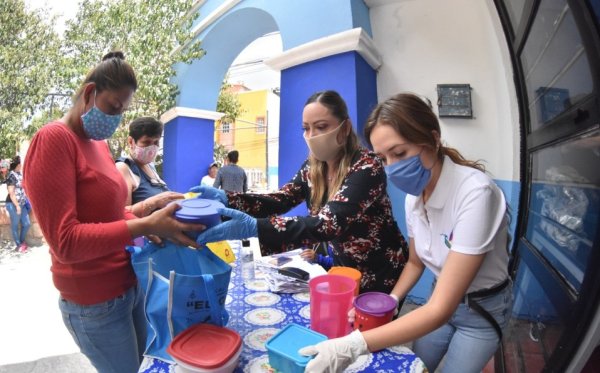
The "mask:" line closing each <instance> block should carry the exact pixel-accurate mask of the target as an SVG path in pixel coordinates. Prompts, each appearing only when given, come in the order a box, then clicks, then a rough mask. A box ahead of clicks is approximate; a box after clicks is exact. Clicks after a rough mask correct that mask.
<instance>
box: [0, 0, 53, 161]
mask: <svg viewBox="0 0 600 373" xmlns="http://www.w3.org/2000/svg"><path fill="white" fill-rule="evenodd" d="M45 13H46V12H44V11H43V10H35V11H29V10H27V9H26V7H25V4H24V2H23V0H2V1H1V2H0V24H1V25H2V27H0V66H2V74H0V158H8V157H12V156H14V155H15V154H16V152H17V151H18V146H19V143H20V142H21V141H22V140H24V139H25V138H27V137H28V136H27V135H28V132H27V128H28V126H27V124H28V123H29V122H30V121H31V119H32V118H33V116H34V114H35V113H36V112H38V111H40V110H43V109H44V108H45V104H46V103H45V97H46V96H47V95H48V93H49V92H50V91H51V90H52V88H53V86H54V85H55V84H56V78H57V75H56V73H55V71H56V70H58V69H57V66H59V65H60V55H59V48H60V39H59V36H58V35H57V34H56V33H55V32H54V31H53V28H52V24H53V23H54V18H51V19H46V17H45Z"/></svg>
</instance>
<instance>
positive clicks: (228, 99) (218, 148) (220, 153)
mask: <svg viewBox="0 0 600 373" xmlns="http://www.w3.org/2000/svg"><path fill="white" fill-rule="evenodd" d="M227 80H228V79H227V78H225V80H224V81H223V83H222V84H221V90H220V91H219V97H218V98H217V111H218V112H220V113H224V114H225V115H223V117H222V118H221V119H220V120H218V121H216V122H215V129H219V128H220V127H221V125H222V124H223V123H233V122H235V119H236V118H237V117H239V116H240V115H242V113H243V112H244V110H243V109H242V103H241V102H240V100H239V99H238V96H237V94H235V93H234V92H233V91H232V85H231V84H230V83H229V82H228V81H227ZM226 156H227V149H226V148H225V146H223V145H221V144H215V146H214V150H213V159H214V160H215V161H216V162H218V163H219V164H220V165H223V164H224V161H225V157H226Z"/></svg>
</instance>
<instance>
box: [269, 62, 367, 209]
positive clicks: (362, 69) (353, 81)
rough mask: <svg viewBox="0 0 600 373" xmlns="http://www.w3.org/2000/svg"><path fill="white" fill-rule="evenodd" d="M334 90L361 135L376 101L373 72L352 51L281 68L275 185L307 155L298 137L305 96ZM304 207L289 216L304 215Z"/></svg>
mask: <svg viewBox="0 0 600 373" xmlns="http://www.w3.org/2000/svg"><path fill="white" fill-rule="evenodd" d="M322 90H335V91H337V92H339V93H340V95H341V96H342V97H343V98H344V100H345V101H346V104H347V105H348V111H349V115H350V118H351V120H352V124H353V125H354V129H355V131H356V132H357V133H358V134H359V135H360V136H361V138H362V129H363V127H364V122H365V120H366V118H367V116H368V114H369V112H370V110H371V109H372V108H373V106H374V105H375V104H376V103H377V87H376V72H375V70H374V69H373V68H372V67H371V66H370V65H369V64H368V63H367V62H366V61H365V60H364V59H363V57H362V56H361V55H360V54H359V53H357V52H355V51H349V52H344V53H339V54H336V55H332V56H328V57H324V58H320V59H317V60H315V61H310V62H306V63H303V64H300V65H296V66H293V67H290V68H287V69H285V70H282V71H281V119H280V131H279V143H280V144H281V145H280V146H279V184H280V185H282V184H285V183H286V182H288V181H289V180H290V179H291V178H292V177H293V176H294V175H295V173H296V172H297V171H298V169H299V168H300V165H301V164H302V162H303V161H304V160H305V159H306V157H307V155H308V148H307V146H306V143H305V142H304V138H303V136H302V130H301V128H302V110H303V108H304V104H305V103H306V100H307V99H308V97H310V96H311V95H312V94H313V93H315V92H317V91H322ZM306 213H307V210H306V207H305V206H303V207H302V208H297V209H295V210H293V211H292V212H290V214H289V215H300V214H302V215H304V214H306Z"/></svg>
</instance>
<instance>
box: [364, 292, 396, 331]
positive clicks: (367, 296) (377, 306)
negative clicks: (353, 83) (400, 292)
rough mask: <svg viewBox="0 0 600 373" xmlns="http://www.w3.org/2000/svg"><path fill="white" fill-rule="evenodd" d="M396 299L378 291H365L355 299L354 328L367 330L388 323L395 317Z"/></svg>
mask: <svg viewBox="0 0 600 373" xmlns="http://www.w3.org/2000/svg"><path fill="white" fill-rule="evenodd" d="M397 306H398V305H397V304H396V300H394V298H392V297H391V296H389V295H388V294H385V293H380V292H377V291H373V292H369V293H363V294H361V295H359V296H358V297H356V298H355V299H354V312H355V317H354V329H358V330H360V331H363V332H364V331H365V330H369V329H374V328H377V327H378V326H381V325H384V324H387V323H388V322H390V321H392V318H393V317H394V310H395V309H396V307H397Z"/></svg>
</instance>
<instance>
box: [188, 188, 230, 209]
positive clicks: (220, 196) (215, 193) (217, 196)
mask: <svg viewBox="0 0 600 373" xmlns="http://www.w3.org/2000/svg"><path fill="white" fill-rule="evenodd" d="M190 192H192V193H198V194H199V196H198V198H204V199H212V200H214V201H219V202H221V203H222V204H223V205H225V207H227V206H228V205H229V200H228V198H227V194H226V193H225V192H224V191H223V190H221V189H217V188H213V187H209V186H206V185H198V186H195V187H193V188H190Z"/></svg>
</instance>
